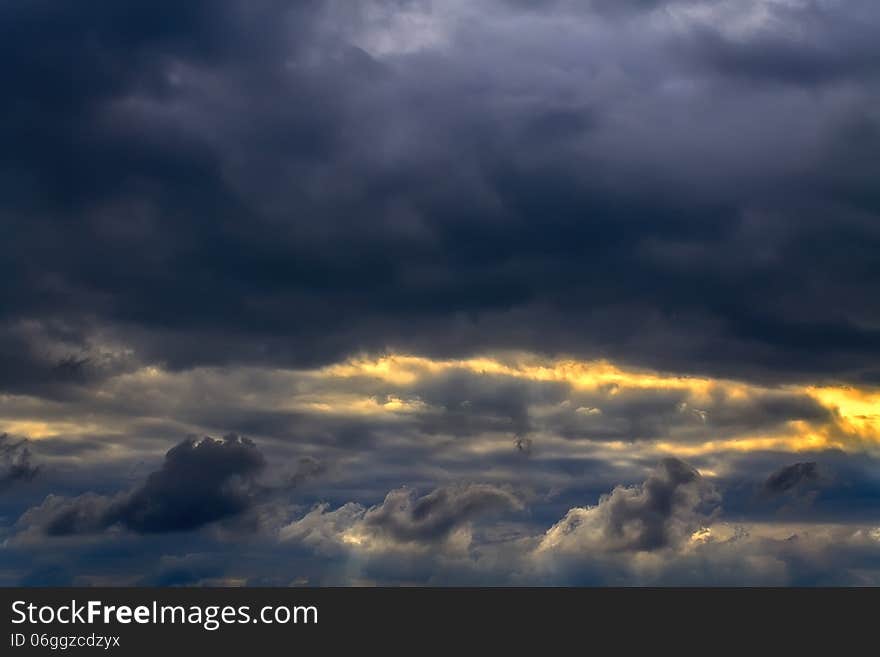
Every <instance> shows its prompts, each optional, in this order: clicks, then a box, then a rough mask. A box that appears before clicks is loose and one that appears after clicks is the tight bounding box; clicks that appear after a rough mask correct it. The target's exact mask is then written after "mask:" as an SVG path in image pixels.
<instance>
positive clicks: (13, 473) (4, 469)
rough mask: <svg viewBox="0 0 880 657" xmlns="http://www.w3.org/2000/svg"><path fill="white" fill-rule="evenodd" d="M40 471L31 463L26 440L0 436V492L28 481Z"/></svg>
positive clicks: (6, 435)
mask: <svg viewBox="0 0 880 657" xmlns="http://www.w3.org/2000/svg"><path fill="white" fill-rule="evenodd" d="M39 471H40V468H39V466H36V465H33V464H32V463H31V451H30V449H28V446H27V441H26V440H15V439H14V438H12V436H10V435H9V434H6V433H4V434H0V492H2V491H4V490H5V489H7V488H9V487H10V486H12V485H13V484H15V483H16V482H19V481H30V480H31V479H33V478H34V477H35V476H37V473H38V472H39Z"/></svg>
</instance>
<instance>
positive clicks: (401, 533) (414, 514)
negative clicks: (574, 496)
mask: <svg viewBox="0 0 880 657" xmlns="http://www.w3.org/2000/svg"><path fill="white" fill-rule="evenodd" d="M522 508H523V503H522V501H521V500H520V499H519V498H517V496H516V495H514V494H513V493H512V492H510V491H508V490H505V489H503V488H499V487H497V486H491V485H487V484H469V485H465V486H451V487H444V488H438V489H436V490H434V491H432V492H430V493H428V494H427V495H424V496H422V497H416V496H415V492H414V491H413V490H411V489H398V490H394V491H391V492H390V493H388V495H387V496H386V497H385V500H384V501H383V502H382V504H380V505H378V506H376V507H373V508H371V509H369V510H368V511H367V512H366V514H365V515H364V524H365V525H366V526H367V527H369V528H371V529H374V530H377V531H379V532H380V533H382V534H387V535H389V536H391V537H392V538H394V539H395V540H397V541H402V542H408V541H417V542H426V541H428V542H430V541H437V540H442V539H445V538H447V537H448V536H449V534H450V533H451V532H452V531H453V530H455V529H456V528H458V527H460V526H461V525H462V524H464V523H466V522H470V521H472V520H474V519H476V518H478V517H479V516H481V515H485V514H487V513H491V512H496V513H497V512H499V511H510V510H516V509H522Z"/></svg>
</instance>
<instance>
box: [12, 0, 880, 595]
mask: <svg viewBox="0 0 880 657" xmlns="http://www.w3.org/2000/svg"><path fill="white" fill-rule="evenodd" d="M0 51H2V53H0V54H2V56H0V79H2V80H3V101H2V105H0V107H2V112H3V116H2V121H0V144H2V148H0V190H2V193H0V237H2V240H0V243H2V244H3V247H4V248H3V252H2V255H3V257H2V258H0V277H2V280H3V285H2V286H0V435H2V438H0V584H3V585H11V584H129V583H138V584H160V585H170V584H187V585H190V584H212V583H214V584H216V583H227V584H272V585H274V584H280V585H288V584H297V585H298V584H372V583H380V584H382V583H385V584H403V583H428V584H437V585H444V584H719V583H721V584H875V585H876V584H880V467H878V465H880V464H878V461H877V457H878V454H880V450H878V446H880V303H878V291H880V259H878V257H877V255H878V253H880V184H878V183H880V158H878V154H880V109H878V108H880V8H878V5H877V3H876V2H873V1H869V0H845V1H844V0H678V1H672V0H670V1H665V0H614V1H612V0H592V1H590V2H576V1H574V0H545V1H542V0H534V1H528V0H485V1H482V2H466V1H465V0H449V1H447V2H431V1H430V0H366V1H365V2H358V3H353V2H348V1H344V0H326V1H324V2H317V1H314V2H313V1H311V0H300V1H298V2H279V1H271V0H255V1H254V0H251V1H248V2H245V1H238V0H216V1H211V2H207V1H202V0H193V1H190V2H186V3H179V2H164V1H159V0H151V1H150V2H145V1H141V0H129V1H128V2H125V3H120V2H111V1H109V0H96V1H94V2H88V3H82V2H73V1H67V0H55V1H53V2H45V1H42V0H29V1H24V0H4V1H3V2H0ZM208 436H211V437H210V438H209V437H208Z"/></svg>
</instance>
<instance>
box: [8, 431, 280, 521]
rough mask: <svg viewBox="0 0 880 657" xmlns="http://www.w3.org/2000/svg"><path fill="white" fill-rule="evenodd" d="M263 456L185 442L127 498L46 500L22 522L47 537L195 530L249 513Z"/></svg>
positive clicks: (228, 445) (228, 444)
mask: <svg viewBox="0 0 880 657" xmlns="http://www.w3.org/2000/svg"><path fill="white" fill-rule="evenodd" d="M264 467H265V460H264V458H263V455H262V454H261V453H260V451H259V450H258V449H257V447H256V445H255V444H254V443H253V442H251V441H250V440H248V439H246V438H242V437H240V436H234V435H229V436H226V437H225V438H223V439H222V440H215V439H213V438H209V437H206V438H203V439H201V440H196V439H189V440H186V441H184V442H182V443H180V444H179V445H177V446H175V447H173V448H172V449H170V450H169V451H168V453H167V454H166V455H165V460H164V462H163V463H162V467H161V468H160V469H159V470H156V471H155V472H153V473H151V474H150V475H149V476H148V477H147V479H146V481H145V482H144V483H143V484H142V485H141V486H139V487H137V488H136V489H134V490H133V491H131V492H128V493H121V494H119V495H116V496H114V497H106V496H102V495H98V494H94V493H87V494H84V495H81V496H79V497H76V498H73V499H65V498H59V497H56V496H50V497H48V498H47V499H46V500H45V501H44V502H43V504H42V505H41V506H39V507H37V508H34V509H31V510H29V511H28V512H26V513H25V515H24V516H23V517H22V519H21V521H20V524H22V525H23V526H25V527H33V526H41V527H42V528H43V529H44V530H45V532H46V533H47V534H48V535H50V536H66V535H73V534H87V533H92V532H99V531H103V530H106V529H109V528H112V527H114V526H120V527H122V528H125V529H127V530H129V531H133V532H137V533H164V532H175V531H187V530H192V529H197V528H199V527H202V526H204V525H207V524H209V523H212V522H216V521H219V520H223V519H225V518H231V517H234V516H237V515H239V514H241V513H243V512H245V511H247V510H248V509H250V508H251V507H252V506H253V505H254V503H255V501H256V499H257V497H258V496H259V495H260V488H259V486H258V485H257V484H256V477H257V476H258V475H259V474H260V473H261V472H262V470H263V469H264Z"/></svg>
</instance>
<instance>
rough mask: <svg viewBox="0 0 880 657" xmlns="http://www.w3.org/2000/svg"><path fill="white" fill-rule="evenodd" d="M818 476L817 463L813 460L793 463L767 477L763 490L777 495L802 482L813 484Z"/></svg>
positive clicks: (801, 484)
mask: <svg viewBox="0 0 880 657" xmlns="http://www.w3.org/2000/svg"><path fill="white" fill-rule="evenodd" d="M820 476H821V475H820V471H819V464H818V463H816V462H815V461H807V462H803V463H793V464H792V465H787V466H785V467H784V468H780V469H779V470H777V471H776V472H773V473H772V474H771V475H770V476H769V477H767V480H766V481H765V482H764V492H765V493H767V494H768V495H779V494H781V493H786V492H788V491H790V490H792V489H795V488H797V487H799V486H803V485H804V484H815V483H816V482H817V481H818V480H819V478H820Z"/></svg>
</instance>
